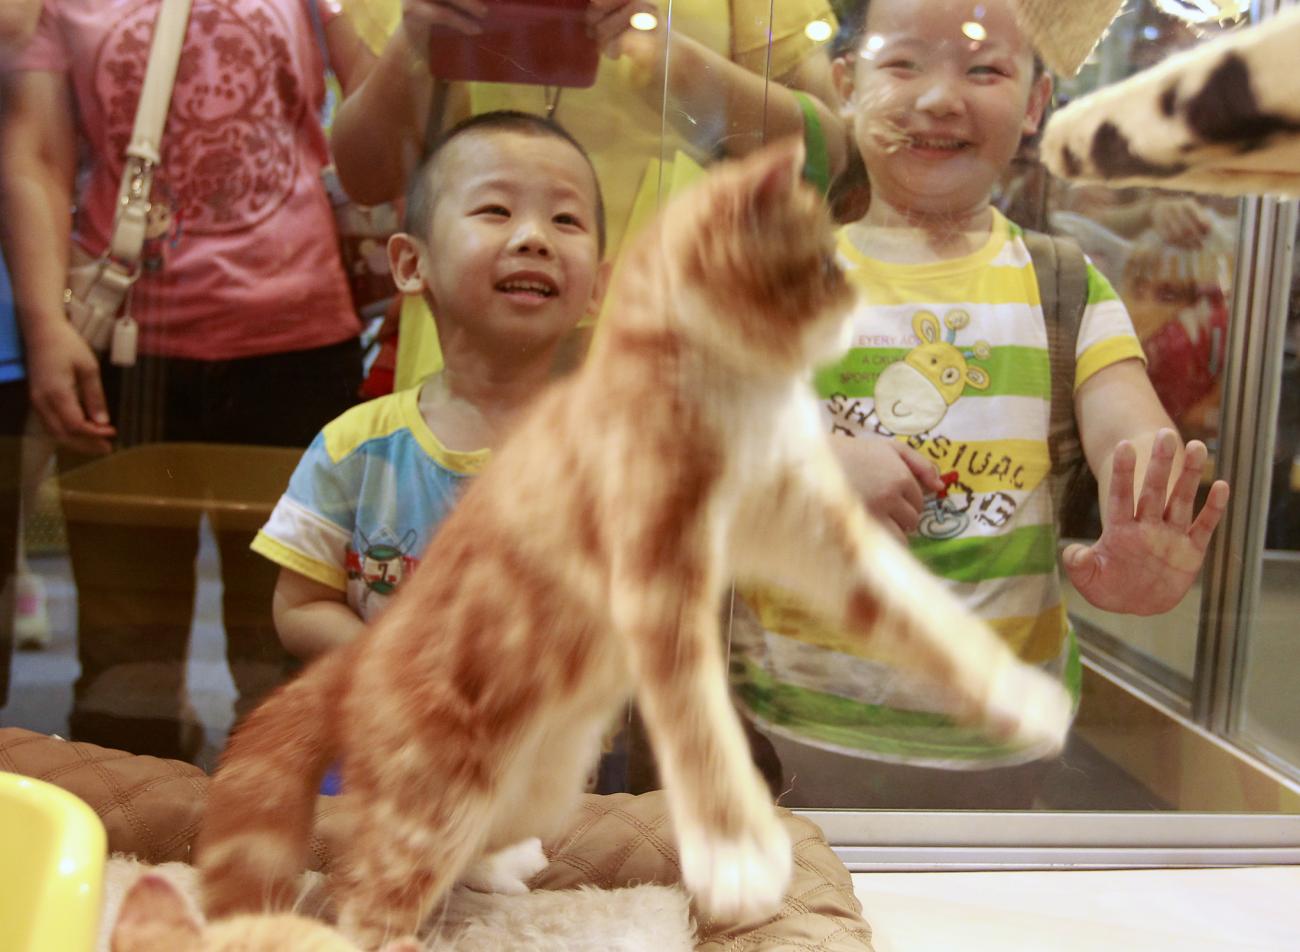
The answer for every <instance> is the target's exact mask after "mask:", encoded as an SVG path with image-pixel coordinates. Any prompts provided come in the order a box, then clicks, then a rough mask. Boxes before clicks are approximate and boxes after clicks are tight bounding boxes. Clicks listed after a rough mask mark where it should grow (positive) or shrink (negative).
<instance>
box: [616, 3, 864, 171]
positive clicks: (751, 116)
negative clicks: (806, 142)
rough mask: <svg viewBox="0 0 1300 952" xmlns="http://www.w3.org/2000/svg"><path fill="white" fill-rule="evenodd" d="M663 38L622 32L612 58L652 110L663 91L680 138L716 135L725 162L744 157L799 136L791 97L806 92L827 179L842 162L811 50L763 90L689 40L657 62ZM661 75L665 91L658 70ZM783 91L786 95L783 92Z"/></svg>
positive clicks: (840, 129)
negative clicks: (631, 72) (626, 64)
mask: <svg viewBox="0 0 1300 952" xmlns="http://www.w3.org/2000/svg"><path fill="white" fill-rule="evenodd" d="M666 43H667V38H666V30H665V27H664V26H663V25H662V24H661V25H660V27H659V28H658V29H656V30H652V31H645V32H642V31H629V32H627V33H625V34H623V36H622V37H621V39H620V41H619V48H620V52H621V54H622V55H624V56H629V57H631V58H632V61H633V63H634V64H635V67H636V70H637V73H638V75H639V77H640V79H641V82H640V83H639V84H638V89H639V91H640V93H641V94H642V95H643V96H646V97H648V98H650V99H651V100H652V101H653V102H654V103H655V104H656V105H657V104H658V102H659V97H660V96H661V95H662V93H663V90H664V88H665V85H666V86H667V91H668V96H669V98H670V100H671V105H670V108H669V110H668V116H669V119H670V121H672V122H674V124H675V125H676V126H677V127H678V131H679V132H682V133H684V134H690V133H696V134H698V133H699V132H700V131H701V130H721V135H720V137H719V138H718V141H716V142H701V143H700V144H701V145H702V146H705V147H708V148H713V147H720V148H721V149H722V150H723V151H724V152H725V153H727V154H728V155H744V154H746V153H748V152H752V151H753V150H755V149H757V148H758V147H759V146H761V145H762V144H763V142H764V141H768V142H770V141H773V140H776V139H781V138H784V137H787V136H802V135H803V132H804V117H803V109H802V108H801V107H800V105H799V101H798V99H797V98H796V97H795V95H794V92H793V91H792V90H799V91H802V92H807V93H808V94H809V95H810V99H811V101H812V105H813V108H814V109H815V111H816V113H817V118H818V121H819V122H820V124H821V127H822V132H823V135H824V136H825V140H826V151H827V158H828V162H829V171H830V177H831V178H832V179H834V178H835V176H836V175H838V174H839V173H840V172H841V171H842V170H843V169H844V166H845V164H846V162H847V161H848V149H849V146H850V144H849V139H848V134H847V131H846V127H845V125H844V123H843V121H842V120H841V119H840V117H839V115H838V114H837V113H835V112H834V111H833V110H832V109H831V108H830V106H828V105H827V104H828V103H831V102H834V101H835V99H834V95H835V94H834V88H833V85H832V82H831V68H830V60H829V58H828V57H827V56H826V54H825V52H824V51H821V50H818V51H815V52H813V53H812V54H811V55H810V56H808V57H806V58H805V59H804V60H802V61H801V62H800V63H799V64H798V65H797V66H795V67H794V68H793V69H791V70H790V71H789V72H787V73H786V74H785V75H782V76H779V77H772V81H771V82H769V81H768V80H767V79H765V78H764V77H763V76H760V75H758V74H757V73H753V72H750V71H749V70H748V69H746V68H745V67H743V66H741V65H739V64H738V63H734V62H732V61H731V60H729V59H727V58H726V57H725V56H722V55H720V54H718V53H715V52H714V51H713V50H711V49H709V48H708V47H706V46H704V45H703V44H701V43H698V42H696V41H695V40H693V39H691V38H690V37H688V36H686V35H684V34H682V33H676V34H674V35H673V37H672V55H671V56H667V57H666V56H665V55H664V47H665V44H666ZM665 62H666V63H667V68H668V73H667V77H666V83H665V74H664V65H665ZM787 87H788V88H787Z"/></svg>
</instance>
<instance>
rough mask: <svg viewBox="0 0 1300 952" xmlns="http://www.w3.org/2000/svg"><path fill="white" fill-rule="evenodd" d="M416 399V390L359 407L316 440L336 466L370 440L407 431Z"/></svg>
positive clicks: (392, 394)
mask: <svg viewBox="0 0 1300 952" xmlns="http://www.w3.org/2000/svg"><path fill="white" fill-rule="evenodd" d="M418 395H419V387H418V386H417V387H411V388H408V389H406V390H399V391H397V392H395V393H390V394H385V395H384V396H382V397H375V398H374V399H373V400H367V401H365V402H364V403H359V404H357V405H356V406H354V407H352V408H351V409H348V410H345V411H344V412H343V413H342V414H340V415H339V416H337V417H335V418H334V419H333V420H331V421H330V422H329V423H327V424H325V427H324V428H323V429H322V430H321V432H320V436H319V437H317V440H318V441H320V442H321V443H322V444H323V449H324V450H325V452H326V453H327V454H328V455H329V457H330V459H331V460H333V461H334V462H336V463H337V462H338V461H339V460H342V459H344V458H345V457H347V456H349V455H350V454H351V453H353V452H354V451H356V450H357V448H358V447H360V446H363V445H364V444H366V443H368V442H370V441H371V440H374V439H378V438H382V437H386V436H392V435H394V434H396V433H399V432H401V431H403V430H409V429H410V428H411V419H412V414H416V415H418V413H419V410H418V407H417V398H418Z"/></svg>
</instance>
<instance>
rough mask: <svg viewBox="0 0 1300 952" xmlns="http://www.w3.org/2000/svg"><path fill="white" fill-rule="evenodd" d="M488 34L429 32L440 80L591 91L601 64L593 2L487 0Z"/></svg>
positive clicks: (431, 59) (432, 58)
mask: <svg viewBox="0 0 1300 952" xmlns="http://www.w3.org/2000/svg"><path fill="white" fill-rule="evenodd" d="M484 2H485V4H486V6H487V8H488V13H487V15H486V16H485V17H484V18H483V21H482V27H483V31H482V32H481V33H478V34H476V35H467V34H465V33H461V32H460V31H458V30H455V29H453V28H451V27H445V26H438V25H435V26H433V27H431V28H430V30H429V69H430V71H431V72H432V73H433V74H434V75H435V76H437V77H438V78H440V79H446V80H475V81H478V82H487V83H527V84H531V85H536V86H574V87H585V86H591V85H592V84H593V83H595V81H596V67H597V65H598V64H599V61H600V49H599V47H598V46H597V42H596V36H595V32H594V30H593V29H592V28H591V27H589V26H588V24H587V6H588V4H587V0H484Z"/></svg>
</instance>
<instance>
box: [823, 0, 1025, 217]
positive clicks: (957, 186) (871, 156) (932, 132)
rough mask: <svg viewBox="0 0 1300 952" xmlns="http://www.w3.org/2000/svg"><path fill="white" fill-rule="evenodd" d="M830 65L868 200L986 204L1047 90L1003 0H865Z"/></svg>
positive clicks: (929, 209) (899, 204)
mask: <svg viewBox="0 0 1300 952" xmlns="http://www.w3.org/2000/svg"><path fill="white" fill-rule="evenodd" d="M837 73H838V76H839V80H840V92H841V94H842V95H843V96H844V98H845V101H846V102H847V103H848V106H849V108H850V109H851V110H852V112H853V135H854V139H855V141H856V143H857V146H858V149H859V150H860V151H861V153H862V157H863V161H864V163H865V165H866V168H867V172H868V174H869V175H870V178H871V189H872V196H873V201H874V200H877V199H880V200H883V201H885V202H886V203H887V204H889V205H891V206H893V207H894V208H896V209H898V210H900V211H905V212H913V213H921V214H927V215H934V214H943V213H949V212H951V213H954V214H960V213H965V212H971V211H975V210H978V209H981V208H982V207H983V206H984V205H986V204H987V203H988V199H989V195H990V192H991V191H992V188H993V186H994V184H995V183H996V182H997V181H998V179H999V178H1000V177H1001V175H1002V173H1003V171H1004V170H1005V169H1006V167H1007V165H1008V163H1009V162H1010V161H1011V158H1012V156H1013V155H1014V154H1015V152H1016V148H1017V146H1018V145H1019V143H1020V139H1021V136H1022V135H1026V134H1031V133H1033V132H1034V131H1035V130H1036V129H1037V128H1038V123H1039V121H1040V120H1041V118H1042V114H1043V109H1044V107H1045V106H1046V104H1047V97H1048V95H1049V94H1050V92H1051V80H1050V79H1049V78H1048V77H1046V76H1040V77H1038V79H1035V78H1034V76H1033V53H1032V51H1031V50H1030V48H1029V46H1028V45H1027V43H1026V42H1025V40H1024V38H1023V37H1022V36H1021V34H1020V30H1019V28H1018V26H1017V25H1016V21H1015V17H1014V15H1013V14H1012V9H1011V4H1010V2H1009V0H871V5H870V6H869V7H868V12H867V20H866V29H865V30H864V32H863V37H862V42H861V44H860V45H859V46H858V50H857V54H856V64H854V65H852V66H848V65H847V64H846V65H841V66H840V67H839V68H838V70H837Z"/></svg>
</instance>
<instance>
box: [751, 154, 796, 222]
mask: <svg viewBox="0 0 1300 952" xmlns="http://www.w3.org/2000/svg"><path fill="white" fill-rule="evenodd" d="M804 154H805V153H804V146H803V139H802V138H801V137H791V138H789V139H786V140H785V141H783V142H778V143H776V144H775V145H772V146H769V147H768V148H767V149H765V150H764V153H763V161H762V164H761V165H760V166H759V169H758V184H757V185H756V186H755V188H754V204H755V205H756V206H757V207H758V208H760V209H761V208H766V207H768V206H770V205H772V204H773V203H776V202H782V201H784V200H785V198H786V197H787V196H788V195H789V194H790V190H791V189H793V188H794V187H795V185H796V183H798V181H799V179H800V177H801V176H802V175H803V163H804Z"/></svg>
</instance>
